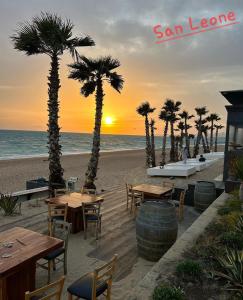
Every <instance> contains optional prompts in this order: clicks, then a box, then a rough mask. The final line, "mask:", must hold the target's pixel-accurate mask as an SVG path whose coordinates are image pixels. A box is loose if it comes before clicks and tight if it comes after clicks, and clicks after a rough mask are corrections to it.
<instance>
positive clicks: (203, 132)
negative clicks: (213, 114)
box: [201, 119, 210, 153]
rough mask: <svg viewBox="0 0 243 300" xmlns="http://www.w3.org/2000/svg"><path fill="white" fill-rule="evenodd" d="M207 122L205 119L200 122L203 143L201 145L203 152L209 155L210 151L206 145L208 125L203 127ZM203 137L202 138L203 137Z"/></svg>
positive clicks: (207, 144)
mask: <svg viewBox="0 0 243 300" xmlns="http://www.w3.org/2000/svg"><path fill="white" fill-rule="evenodd" d="M206 122H207V120H206V119H204V120H202V128H201V130H202V140H203V142H204V144H203V150H204V153H209V152H210V149H209V143H208V130H209V126H208V125H205V123H206ZM203 135H204V137H203Z"/></svg>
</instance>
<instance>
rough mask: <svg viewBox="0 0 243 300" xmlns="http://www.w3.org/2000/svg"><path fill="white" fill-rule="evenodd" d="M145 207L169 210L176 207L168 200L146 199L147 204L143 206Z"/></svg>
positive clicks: (144, 203)
mask: <svg viewBox="0 0 243 300" xmlns="http://www.w3.org/2000/svg"><path fill="white" fill-rule="evenodd" d="M142 205H143V206H149V207H152V206H153V207H158V208H159V207H160V208H162V207H163V208H168V207H172V206H175V205H174V203H173V202H172V201H168V200H161V201H155V200H154V199H146V200H145V202H143V204H142Z"/></svg>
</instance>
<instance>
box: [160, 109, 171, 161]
mask: <svg viewBox="0 0 243 300" xmlns="http://www.w3.org/2000/svg"><path fill="white" fill-rule="evenodd" d="M170 117H171V115H170V113H169V112H168V111H167V110H165V109H164V106H163V107H162V110H161V111H160V114H159V119H160V120H162V121H164V122H165V127H164V134H163V143H162V152H161V163H160V165H161V166H164V165H165V162H166V140H167V134H168V128H169V122H170Z"/></svg>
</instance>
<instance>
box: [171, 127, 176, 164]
mask: <svg viewBox="0 0 243 300" xmlns="http://www.w3.org/2000/svg"><path fill="white" fill-rule="evenodd" d="M170 140H171V148H170V161H176V159H175V135H174V123H173V122H171V123H170Z"/></svg>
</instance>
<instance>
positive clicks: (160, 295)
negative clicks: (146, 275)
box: [153, 285, 186, 300]
mask: <svg viewBox="0 0 243 300" xmlns="http://www.w3.org/2000/svg"><path fill="white" fill-rule="evenodd" d="M185 299H186V298H185V293H184V291H183V290H182V289H181V288H177V287H175V286H168V285H161V286H158V287H156V288H155V290H154V293H153V300H185Z"/></svg>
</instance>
